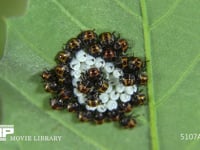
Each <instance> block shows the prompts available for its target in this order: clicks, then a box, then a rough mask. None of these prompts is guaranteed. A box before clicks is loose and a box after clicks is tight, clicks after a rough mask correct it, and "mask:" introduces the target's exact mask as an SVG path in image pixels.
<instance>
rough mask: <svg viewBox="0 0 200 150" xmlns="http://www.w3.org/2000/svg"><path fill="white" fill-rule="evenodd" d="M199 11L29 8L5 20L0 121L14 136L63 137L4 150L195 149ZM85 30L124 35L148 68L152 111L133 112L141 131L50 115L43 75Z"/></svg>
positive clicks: (130, 5)
mask: <svg viewBox="0 0 200 150" xmlns="http://www.w3.org/2000/svg"><path fill="white" fill-rule="evenodd" d="M199 6H200V2H199V1H198V0H191V1H186V0H176V1H173V0H168V1H159V0H150V1H147V0H146V1H145V0H140V1H139V0H133V1H129V0H123V1H119V0H108V1H106V0H102V1H98V0H88V1H81V0H74V1H65V0H46V1H42V2H41V1H39V0H30V1H28V7H27V10H26V13H25V14H24V16H21V17H12V18H7V20H6V25H7V38H6V45H5V50H4V55H3V57H2V58H1V60H0V110H1V111H0V113H1V115H0V117H1V119H0V121H1V124H14V125H15V134H14V135H15V136H19V135H31V136H34V135H49V136H51V135H61V136H62V140H61V141H60V142H52V143H51V142H26V141H20V142H16V141H15V142H14V141H9V142H1V143H0V148H1V149H11V150H14V149H20V150H23V149H24V150H25V149H29V150H32V149H34V150H35V149H66V150H68V149H69V150H71V149H91V150H94V149H98V150H112V149H116V150H122V149H127V150H129V149H130V150H131V149H135V148H137V149H141V150H149V149H153V150H158V149H162V150H168V149H183V150H189V149H190V150H191V149H192V150H193V149H194V150H195V149H197V148H198V147H199V146H200V145H199V142H198V140H192V141H186V140H181V138H180V134H181V133H200V131H199V127H198V124H199V123H200V120H199V114H200V112H199V109H198V107H199V105H198V104H200V102H199V89H200V84H199V83H200V78H199V76H200V69H199V65H200V61H199V60H200V50H199V40H200V30H199V23H200V19H199V16H200V10H199V9H198V7H199ZM16 13H17V12H16ZM5 16H9V15H5ZM14 16H15V15H14ZM1 24H4V25H5V23H1ZM1 26H3V25H1ZM85 29H96V32H97V33H100V32H103V31H116V32H119V33H120V35H121V37H124V38H127V39H128V40H129V43H130V45H131V49H130V51H129V53H130V54H131V53H133V52H134V54H135V55H136V56H140V57H146V59H147V60H148V62H147V69H148V75H149V84H148V94H149V104H148V105H146V106H141V107H139V108H137V109H135V110H134V114H135V115H139V117H137V120H138V124H137V127H136V128H135V129H132V130H123V129H120V128H118V126H117V125H116V124H114V123H105V124H103V125H101V126H95V125H91V124H89V123H79V122H78V121H77V120H76V119H75V118H76V117H75V115H73V114H71V113H68V112H66V111H61V112H58V111H53V110H51V109H50V108H49V105H48V99H49V97H50V95H49V94H46V93H45V92H44V91H43V85H42V83H41V79H40V76H39V74H40V73H41V71H42V70H43V69H44V68H51V67H53V66H54V65H55V62H54V57H55V55H56V54H57V52H58V51H60V50H61V47H62V45H63V44H64V43H65V42H66V41H67V40H69V39H70V38H72V37H74V36H76V35H77V34H78V33H79V32H80V31H81V30H85ZM3 31H4V33H5V31H6V29H3ZM4 40H5V38H4ZM3 43H4V42H2V43H0V46H2V45H3ZM3 47H4V46H3Z"/></svg>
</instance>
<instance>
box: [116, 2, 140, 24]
mask: <svg viewBox="0 0 200 150" xmlns="http://www.w3.org/2000/svg"><path fill="white" fill-rule="evenodd" d="M113 1H114V2H115V3H116V4H117V5H118V6H119V7H120V8H121V9H123V10H124V11H126V12H127V13H129V14H130V15H132V16H134V17H136V18H137V19H139V20H140V21H141V16H140V15H138V14H137V13H135V12H133V11H132V10H131V9H129V8H128V7H127V6H126V5H125V4H123V3H122V2H121V1H119V0H113Z"/></svg>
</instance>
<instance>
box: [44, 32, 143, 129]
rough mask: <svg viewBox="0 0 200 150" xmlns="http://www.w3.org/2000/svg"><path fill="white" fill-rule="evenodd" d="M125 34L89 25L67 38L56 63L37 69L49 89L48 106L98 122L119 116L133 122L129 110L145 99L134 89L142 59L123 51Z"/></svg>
mask: <svg viewBox="0 0 200 150" xmlns="http://www.w3.org/2000/svg"><path fill="white" fill-rule="evenodd" d="M128 48H129V46H128V42H127V40H125V39H123V38H120V37H119V36H116V35H115V33H110V32H103V33H101V34H100V35H99V36H98V35H97V34H96V33H95V32H94V31H93V30H87V31H83V32H81V33H80V34H79V35H78V36H77V37H76V38H72V39H70V40H69V41H68V42H67V43H66V44H65V46H64V47H63V50H62V51H60V52H58V54H57V56H56V62H57V66H55V67H54V68H53V69H50V70H45V71H43V73H42V75H41V76H42V79H43V81H44V88H45V90H46V91H47V92H50V93H52V98H51V99H50V105H51V107H52V108H53V109H57V110H63V109H67V110H68V111H69V112H75V113H77V117H78V119H79V120H80V121H91V122H95V123H96V124H102V123H103V122H105V121H119V123H120V125H121V126H123V127H125V128H132V127H134V126H135V125H136V121H135V119H134V117H133V116H132V115H127V114H126V113H128V112H131V111H132V108H133V107H137V106H139V105H141V104H144V102H145V95H144V94H142V93H141V90H140V89H139V88H140V86H141V85H146V83H147V75H146V74H145V73H144V71H145V62H144V61H142V60H141V59H140V58H138V57H135V56H127V55H126V51H127V50H128Z"/></svg>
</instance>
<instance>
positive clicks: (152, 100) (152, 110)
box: [140, 0, 159, 150]
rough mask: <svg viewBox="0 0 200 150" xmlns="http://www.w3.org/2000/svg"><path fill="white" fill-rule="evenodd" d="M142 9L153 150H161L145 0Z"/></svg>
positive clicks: (141, 0)
mask: <svg viewBox="0 0 200 150" xmlns="http://www.w3.org/2000/svg"><path fill="white" fill-rule="evenodd" d="M140 8H141V13H142V25H143V36H144V49H145V56H146V59H147V60H149V62H148V63H147V72H148V87H147V88H148V90H147V91H148V99H149V121H150V140H151V148H152V150H159V141H158V133H157V126H156V124H157V114H156V109H155V96H154V90H153V71H152V56H151V35H150V25H149V20H148V15H147V6H146V1H145V0H140Z"/></svg>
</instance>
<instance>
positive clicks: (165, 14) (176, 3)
mask: <svg viewBox="0 0 200 150" xmlns="http://www.w3.org/2000/svg"><path fill="white" fill-rule="evenodd" d="M181 1H183V0H176V1H175V2H174V3H173V4H172V6H171V7H170V8H169V9H168V10H167V11H166V12H165V13H164V14H163V15H162V16H161V17H159V18H158V19H157V20H155V21H154V22H153V23H152V24H151V25H150V30H153V29H155V28H156V27H157V26H158V25H159V24H161V23H163V22H165V21H166V18H167V17H169V16H170V15H172V14H173V12H174V10H175V9H176V7H177V6H178V4H179V3H180V2H181Z"/></svg>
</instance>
